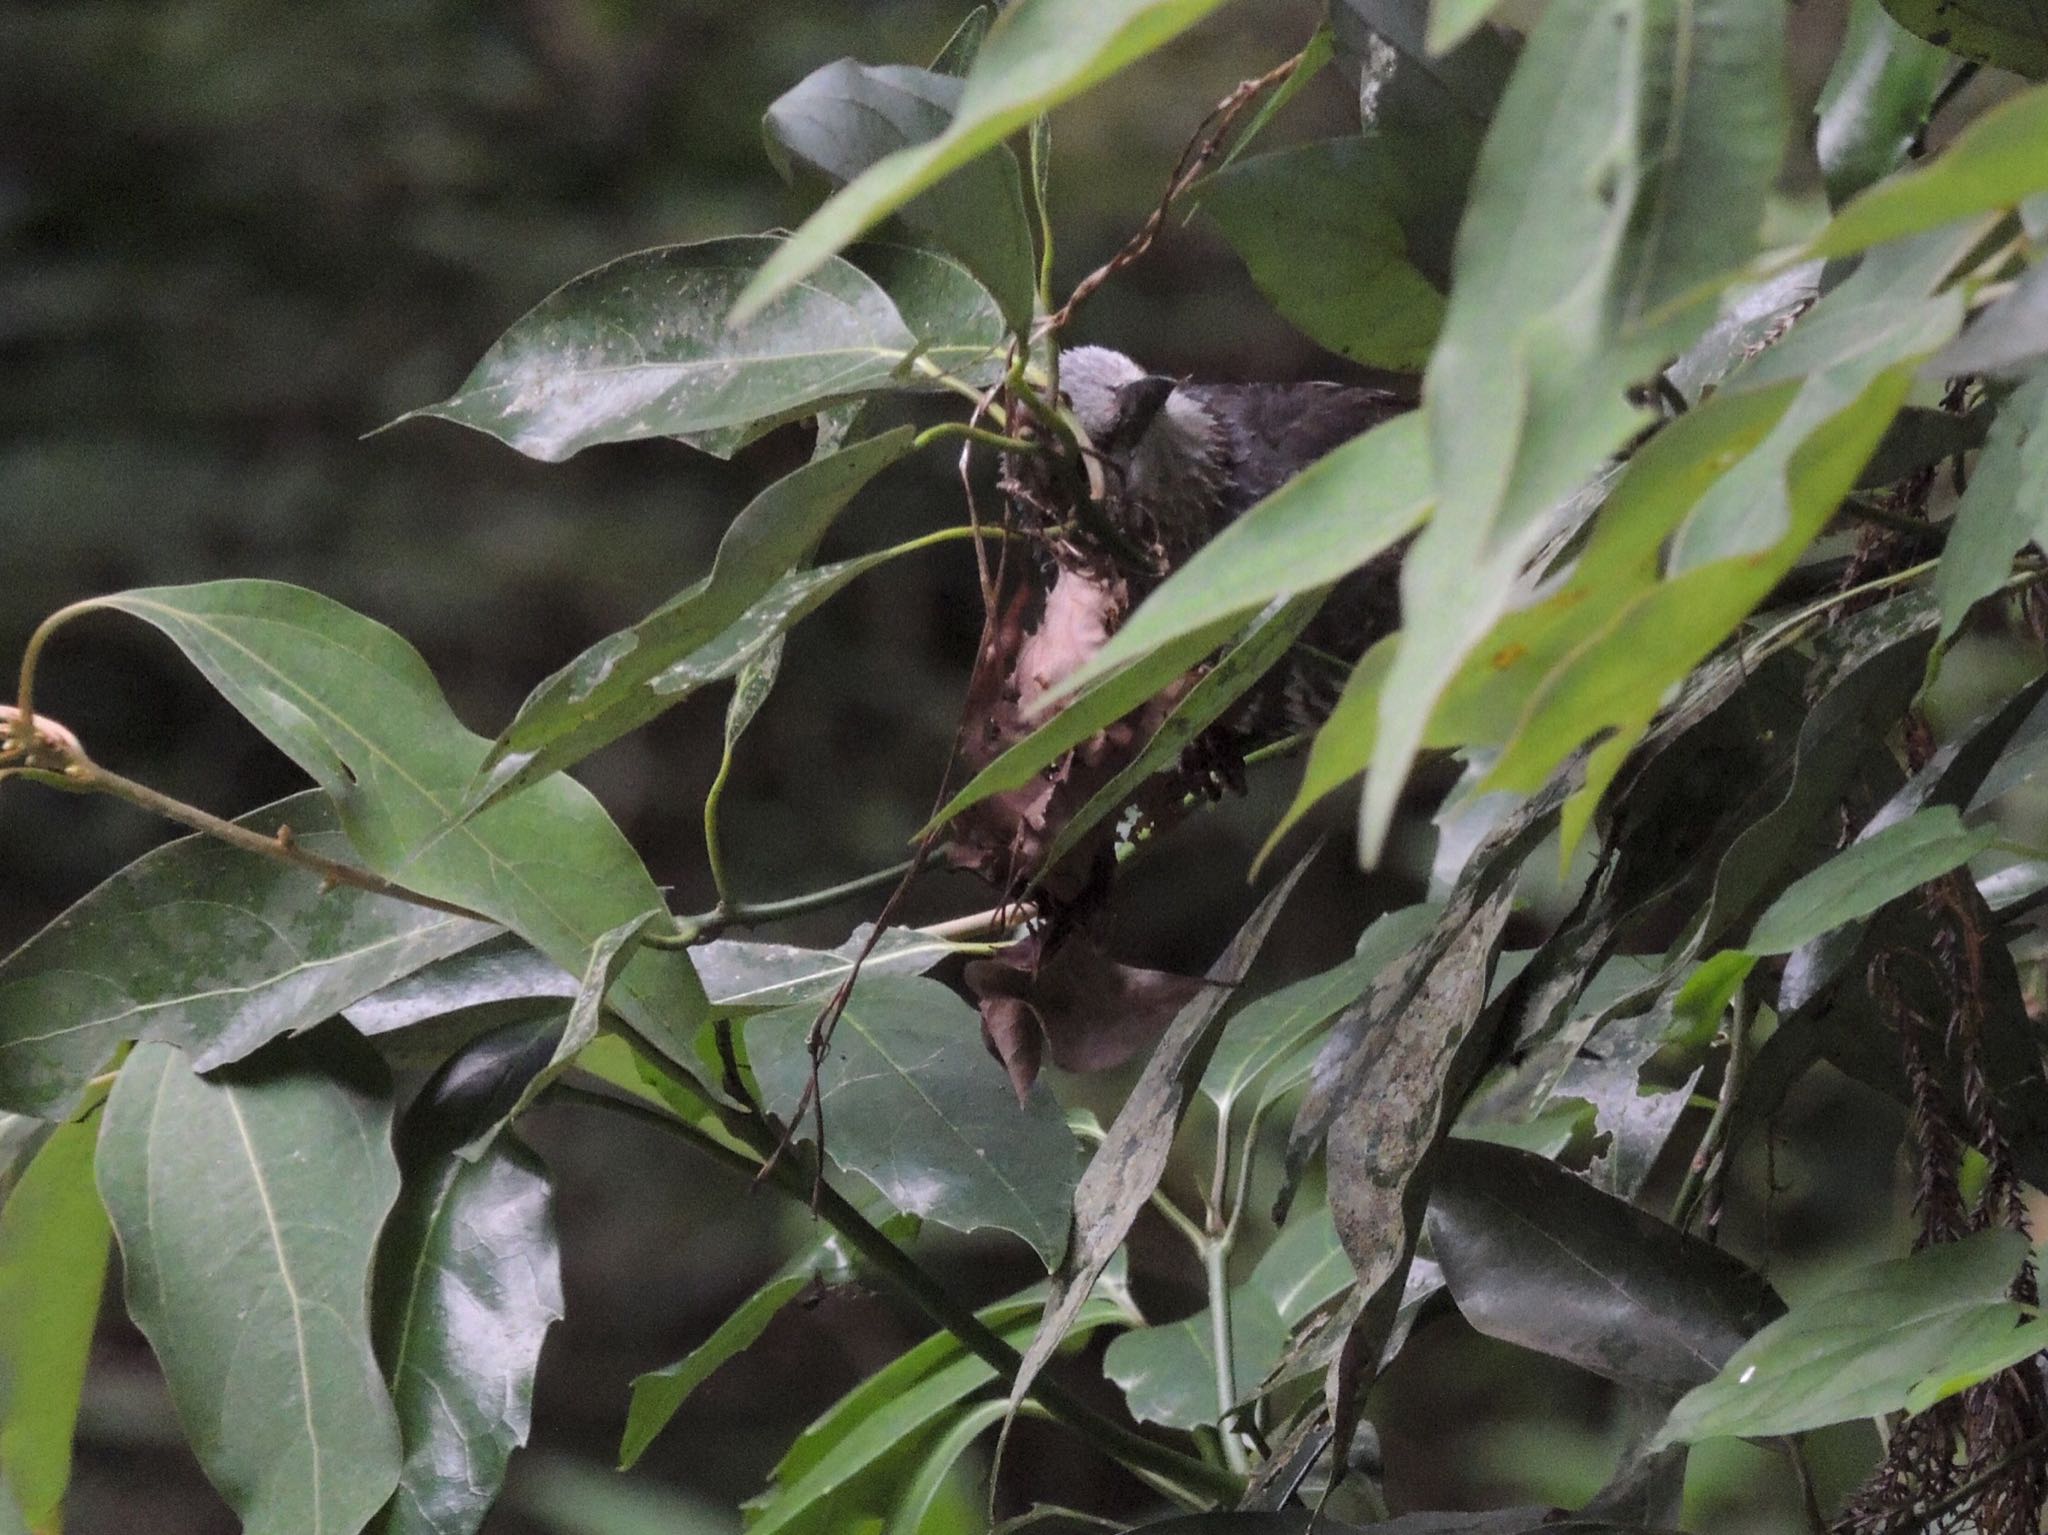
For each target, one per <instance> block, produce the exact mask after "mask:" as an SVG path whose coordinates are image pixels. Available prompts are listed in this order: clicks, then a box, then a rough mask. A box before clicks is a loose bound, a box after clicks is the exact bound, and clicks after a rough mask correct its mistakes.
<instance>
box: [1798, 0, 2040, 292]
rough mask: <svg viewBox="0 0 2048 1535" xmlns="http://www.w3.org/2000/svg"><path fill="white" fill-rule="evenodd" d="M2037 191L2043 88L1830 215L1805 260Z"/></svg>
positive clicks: (2007, 205) (2005, 204)
mask: <svg viewBox="0 0 2048 1535" xmlns="http://www.w3.org/2000/svg"><path fill="white" fill-rule="evenodd" d="M1893 14H1894V15H1897V14H1898V11H1897V9H1896V8H1894V10H1893ZM2044 190H2048V86H2036V87H2035V88H2034V89H2032V90H2029V91H2022V92H2021V93H2020V94H2019V95H2017V96H2011V97H2008V98H2007V99H2006V100H2004V101H2001V102H2000V103H1999V104H1998V105H1997V106H1995V107H1992V108H1991V109H1990V110H1989V111H1987V112H1985V113H1984V115H1983V116H1982V117H1979V118H1977V119H1976V120H1975V121H1974V122H1972V123H1971V124H1970V125H1969V126H1968V127H1967V128H1965V129H1964V130H1963V131H1962V132H1961V133H1959V134H1957V135H1956V137H1955V141H1954V142H1953V143H1951V144H1950V145H1949V146H1948V147H1947V148H1946V149H1944V150H1942V152H1941V153H1940V154H1938V155H1936V156H1934V157H1933V158H1932V159H1930V160H1928V161H1926V162H1924V163H1923V164H1920V165H1918V166H1915V167H1914V168H1913V169H1911V170H1908V171H1902V172H1900V173H1899V174H1898V175H1896V176H1888V177H1886V178H1885V179H1884V180H1883V181H1881V182H1879V183H1878V184H1877V185H1876V186H1874V187H1872V188H1870V190H1869V191H1867V192H1865V193H1863V194H1862V195H1861V196H1860V197H1858V198H1857V199H1856V200H1855V201H1854V202H1852V203H1850V204H1849V206H1848V207H1846V208H1844V209H1843V210H1842V211H1841V212H1840V213H1838V214H1836V215H1835V217H1834V219H1833V221H1832V222H1830V223H1829V225H1828V226H1827V228H1825V229H1823V230H1822V231H1821V232H1820V235H1819V236H1818V237H1817V238H1816V239H1815V240H1814V241H1813V242H1812V243H1811V244H1810V245H1808V246H1807V248H1806V254H1807V255H1809V256H1849V255H1853V254H1855V253H1856V252H1857V251H1860V250H1867V249H1869V248H1870V247H1871V246H1873V245H1881V244H1883V243H1884V242H1886V241H1888V240H1898V239H1903V238H1904V237H1905V236H1907V235H1911V234H1918V233H1920V232H1921V231H1923V230H1928V229H1934V228H1937V227H1938V226H1940V225H1942V224H1947V223H1952V222H1953V221H1955V220H1957V219H1965V218H1970V217H1973V216H1975V215H1978V214H1986V213H2004V212H2010V211H2011V210H2012V209H2013V208H2015V207H2017V206H2018V205H2019V204H2020V203H2021V202H2022V201H2024V200H2025V199H2027V198H2029V197H2031V196H2033V195H2034V194H2035V193H2037V192H2041V191H2044Z"/></svg>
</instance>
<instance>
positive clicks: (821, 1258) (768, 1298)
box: [619, 1233, 853, 1471]
mask: <svg viewBox="0 0 2048 1535" xmlns="http://www.w3.org/2000/svg"><path fill="white" fill-rule="evenodd" d="M852 1273H853V1263H852V1260H851V1258H850V1257H849V1256H848V1255H847V1253H846V1251H845V1249H844V1248H843V1247H842V1246H841V1244H840V1240H839V1237H838V1235H837V1233H828V1234H827V1235H825V1236H822V1237H819V1238H817V1239H816V1240H815V1241H813V1242H811V1243H810V1244H809V1245H808V1246H807V1247H805V1248H804V1250H803V1251H802V1252H800V1253H798V1254H797V1255H796V1256H795V1257H794V1258H792V1259H790V1260H789V1262H787V1263H785V1264H784V1265H783V1266H782V1267H781V1268H780V1269H778V1270H777V1271H776V1272H775V1273H774V1274H773V1275H772V1276H771V1277H770V1278H769V1280H768V1282H767V1283H765V1284H764V1285H762V1286H761V1288H760V1289H758V1290H756V1291H755V1292H754V1293H753V1294H752V1295H749V1296H748V1297H747V1298H746V1299H745V1300H743V1301H741V1302H740V1303H739V1305H737V1306H735V1307H734V1308H733V1309H732V1310H731V1311H730V1312H728V1313H727V1314H726V1317H725V1320H724V1321H722V1322H720V1323H719V1324H718V1327H717V1329H716V1330H715V1331H714V1332H713V1333H712V1334H711V1336H710V1337H708V1338H706V1339H705V1340H704V1341H703V1342H702V1343H700V1344H698V1345H697V1346H696V1347H695V1348H693V1349H691V1350H690V1352H689V1353H687V1354H685V1355H684V1356H683V1357H682V1358H681V1359H678V1360H677V1361H676V1362H675V1363H674V1364H672V1365H667V1366H664V1367H663V1368H662V1369H659V1370H650V1371H648V1372H647V1373H646V1374H644V1375H636V1376H635V1377H634V1378H633V1398H632V1401H631V1402H630V1403H629V1404H628V1405H627V1407H626V1432H625V1437H624V1438H623V1439H622V1440H620V1442H619V1469H620V1470H621V1471H628V1470H631V1469H632V1466H633V1463H634V1462H635V1461H637V1460H638V1459H639V1458H640V1457H641V1456H642V1455H643V1454H645V1453H646V1450H647V1446H648V1445H650V1444H652V1443H653V1442H654V1438H655V1436H656V1435H657V1434H659V1433H660V1432H661V1431H662V1430H663V1429H664V1428H666V1427H667V1426H668V1422H669V1419H671V1418H673V1417H674V1416H675V1415H676V1412H677V1410H678V1409H679V1408H681V1406H682V1405H683V1403H684V1402H686V1401H687V1400H689V1397H690V1394H691V1393H692V1392H693V1391H695V1390H696V1389H697V1388H698V1387H699V1386H701V1385H702V1384H703V1383H704V1382H705V1381H706V1380H708V1379H709V1378H710V1377H711V1374H712V1372H713V1371H715V1370H717V1369H718V1367H719V1366H720V1365H722V1364H724V1363H725V1362H726V1361H727V1360H729V1359H732V1358H734V1357H735V1356H736V1355H738V1354H740V1353H742V1352H744V1351H745V1350H746V1349H749V1348H751V1347H753V1345H754V1343H755V1341H756V1340H757V1339H758V1338H759V1337H760V1336H761V1334H762V1333H764V1332H766V1331H767V1330H768V1324H769V1323H770V1322H772V1321H774V1320H775V1316H776V1313H777V1312H779V1311H781V1310H782V1308H783V1307H784V1306H786V1305H788V1304H789V1303H790V1302H791V1301H793V1300H795V1299H796V1298H797V1297H798V1296H799V1295H801V1294H803V1292H804V1291H805V1290H808V1289H810V1288H812V1287H813V1286H814V1285H817V1284H820V1283H823V1284H842V1283H844V1282H845V1281H846V1280H847V1279H848V1278H849V1277H851V1275H852Z"/></svg>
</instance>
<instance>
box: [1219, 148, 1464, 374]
mask: <svg viewBox="0 0 2048 1535" xmlns="http://www.w3.org/2000/svg"><path fill="white" fill-rule="evenodd" d="M1400 169H1401V168H1400V167H1398V166H1396V165H1394V164H1393V163H1392V157H1391V156H1389V155H1388V154H1386V153H1385V152H1384V150H1383V149H1382V148H1381V146H1380V145H1379V144H1377V143H1375V142H1374V140H1372V139H1371V138H1358V137H1353V138H1347V139H1329V140H1325V141H1323V142H1321V143H1316V144H1303V145H1298V146H1296V147H1295V148H1292V149H1283V150H1278V151H1276V152H1274V153H1272V154H1266V155H1256V156H1254V157H1252V158H1251V159H1248V160H1241V161H1239V162H1238V163H1237V164H1236V165H1234V166H1231V167H1230V168H1229V169H1227V170H1224V171H1221V172H1218V173H1217V174H1216V175H1214V176H1212V177H1210V178H1209V179H1208V180H1207V181H1205V182H1204V183H1203V184H1202V209H1203V211H1204V212H1205V213H1207V214H1208V215H1209V216H1210V217H1211V218H1213V219H1215V220H1216V222H1217V224H1218V226H1219V227H1221V229H1222V231H1223V237H1224V238H1225V239H1226V240H1228V241H1229V242H1230V243H1231V246H1232V247H1233V248H1234V249H1235V250H1236V251H1237V253H1238V255H1239V256H1241V257H1243V258H1244V263H1245V266H1246V267H1247V268H1249V269H1250V271H1251V275H1252V281H1253V282H1254V283H1256V284H1257V285H1258V288H1259V291H1260V292H1261V293H1263V294H1265V295H1266V297H1267V298H1268V299H1269V300H1270V301H1271V302H1272V304H1273V307H1274V308H1276V309H1278V310H1279V311H1280V313H1281V315H1282V316H1284V317H1285V318H1286V319H1287V320H1288V321H1289V322H1290V323H1291V324H1293V325H1295V326H1297V327H1299V328H1300V329H1301V330H1302V331H1304V332H1305V333H1307V335H1308V336H1309V337H1310V338H1311V339H1313V340H1314V341H1316V342H1317V343H1318V344H1319V345H1322V346H1325V347H1327V348H1329V349H1330V350H1331V351H1333V352H1335V353H1337V354H1338V355H1339V356H1342V357H1349V358H1351V359H1352V360H1354V361H1356V362H1362V363H1368V364H1371V365H1373V366H1376V367H1382V368H1395V369H1403V368H1406V369H1413V368H1417V367H1420V366H1421V365H1422V363H1423V362H1424V361H1425V360H1426V359H1427V358H1428V356H1429V348H1430V343H1431V342H1433V341H1434V340H1435V339H1436V333H1437V327H1438V326H1439V325H1440V324H1441V323H1442V320H1443V310H1444V298H1443V294H1442V292H1441V291H1440V290H1439V289H1438V288H1437V287H1436V286H1435V285H1434V284H1432V283H1431V282H1430V280H1429V279H1428V278H1427V277H1425V276H1423V275H1422V273H1421V272H1419V271H1417V270H1416V268H1415V265H1414V263H1413V261H1412V260H1411V259H1410V257H1409V254H1408V236H1407V232H1406V231H1405V230H1404V229H1403V228H1402V226H1401V221H1400V219H1399V218H1398V217H1397V216H1396V213H1395V208H1396V206H1398V197H1399V194H1398V192H1397V191H1396V192H1391V193H1390V190H1389V183H1390V181H1391V180H1392V178H1394V177H1396V176H1398V175H1399V173H1400Z"/></svg>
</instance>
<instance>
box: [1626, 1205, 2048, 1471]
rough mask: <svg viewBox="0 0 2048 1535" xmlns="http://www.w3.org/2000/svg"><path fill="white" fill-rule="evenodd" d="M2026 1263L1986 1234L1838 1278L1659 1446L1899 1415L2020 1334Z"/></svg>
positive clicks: (1705, 1394)
mask: <svg viewBox="0 0 2048 1535" xmlns="http://www.w3.org/2000/svg"><path fill="white" fill-rule="evenodd" d="M2026 1253H2027V1241H2026V1238H2025V1237H2024V1236H2022V1235H2020V1233H2018V1232H2016V1231H1984V1232H1979V1233H1977V1234H1976V1235H1974V1236H1969V1237H1965V1238H1964V1239H1963V1240H1962V1241H1959V1242H1948V1243H1943V1244H1941V1245H1939V1246H1935V1247H1928V1248H1925V1249H1923V1250H1921V1251H1920V1252H1917V1253H1915V1254H1913V1256H1912V1257H1910V1258H1901V1259H1898V1260H1896V1261H1894V1262H1890V1263H1878V1264H1872V1265H1870V1266H1868V1267H1865V1268H1858V1269H1852V1270H1850V1271H1849V1272H1848V1273H1846V1274H1843V1275H1840V1276H1838V1277H1837V1278H1836V1279H1835V1280H1834V1282H1832V1283H1830V1284H1827V1285H1825V1286H1823V1287H1822V1289H1821V1290H1819V1291H1817V1292H1815V1293H1814V1294H1811V1295H1808V1296H1804V1297H1802V1298H1801V1299H1800V1302H1799V1304H1798V1305H1796V1306H1794V1307H1793V1308H1792V1309H1791V1310H1790V1311H1789V1312H1787V1313H1786V1314H1785V1315H1784V1316H1783V1317H1781V1318H1779V1319H1778V1320H1777V1321H1775V1322H1773V1323H1772V1324H1771V1325H1770V1326H1768V1327H1766V1328H1765V1329H1764V1330H1763V1331H1762V1332H1760V1333H1758V1334H1757V1335H1756V1336H1755V1337H1754V1338H1752V1339H1751V1340H1750V1341H1749V1342H1748V1343H1746V1344H1744V1345H1743V1347H1742V1348H1740V1349H1738V1350H1737V1351H1736V1352H1735V1354H1734V1355H1733V1356H1732V1357H1731V1358H1730V1359H1729V1360H1728V1362H1727V1364H1726V1365H1725V1366H1724V1367H1723V1368H1722V1370H1721V1372H1720V1374H1719V1375H1718V1376H1716V1377H1715V1378H1714V1379H1713V1380H1711V1381H1708V1382H1707V1383H1706V1384H1704V1385H1702V1386H1698V1387H1696V1388H1694V1389H1693V1390H1692V1391H1691V1392H1689V1393H1688V1394H1687V1395H1686V1397H1685V1399H1684V1400H1683V1401H1681V1402H1679V1404H1678V1405H1677V1407H1676V1408H1674V1409H1673V1411H1672V1414H1671V1417H1670V1420H1669V1421H1668V1422H1666V1423H1665V1425H1664V1429H1663V1432H1662V1433H1660V1434H1659V1435H1658V1436H1657V1440H1656V1443H1657V1444H1658V1445H1660V1446H1661V1445H1667V1444H1684V1443H1692V1442H1695V1441H1698V1440H1701V1439H1711V1438H1714V1437H1716V1436H1717V1435H1722V1434H1741V1435H1744V1436H1747V1437H1750V1438H1761V1437H1764V1436H1766V1435H1772V1434H1794V1433H1799V1432H1802V1431H1803V1430H1806V1429H1810V1428H1820V1427H1822V1426H1823V1425H1825V1424H1829V1423H1840V1422H1844V1421H1846V1420H1848V1419H1850V1418H1869V1417H1875V1416H1876V1415H1878V1414H1880V1413H1887V1412H1895V1411H1897V1410H1898V1409H1900V1408H1901V1407H1904V1406H1905V1405H1906V1400H1907V1398H1908V1396H1909V1395H1911V1394H1912V1393H1913V1392H1914V1390H1915V1388H1917V1387H1919V1386H1920V1385H1921V1384H1922V1383H1923V1382H1925V1381H1928V1380H1930V1379H1935V1378H1939V1377H1941V1376H1942V1375H1943V1374H1944V1373H1945V1370H1946V1367H1947V1365H1948V1362H1949V1361H1950V1360H1951V1359H1955V1358H1963V1357H1965V1356H1966V1355H1969V1354H1973V1353H1974V1352H1975V1351H1977V1350H1979V1349H1981V1348H1983V1347H1984V1346H1985V1345H1986V1343H1987V1341H1989V1340H1997V1339H2003V1338H2004V1336H2005V1335H2006V1334H2008V1333H2010V1332H2012V1331H2013V1330H2014V1329H2015V1327H2016V1326H2017V1324H2018V1323H2019V1320H2020V1316H2021V1312H2020V1308H2019V1307H2018V1306H2017V1305H2015V1304H2014V1303H2013V1302H2012V1300H2011V1299H2010V1298H2009V1297H2010V1293H2011V1290H2012V1285H2013V1280H2014V1279H2015V1278H2016V1277H2018V1274H2019V1271H2020V1264H2021V1262H2022V1261H2024V1259H2025V1257H2026ZM2032 1325H2033V1328H2034V1329H2037V1330H2040V1331H2043V1332H2048V1327H2043V1326H2042V1324H2040V1323H2038V1322H2037V1323H2034V1324H2032Z"/></svg>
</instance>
